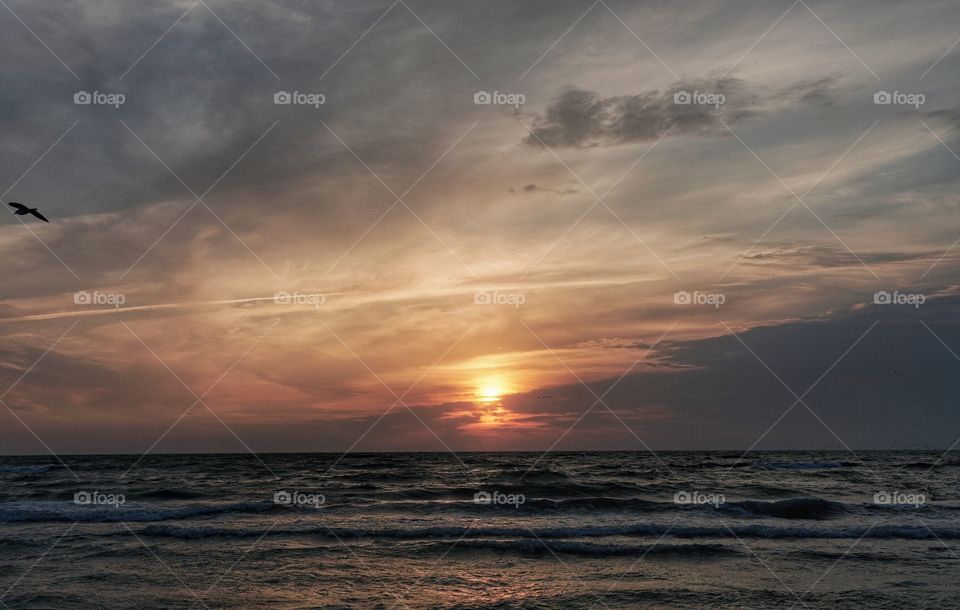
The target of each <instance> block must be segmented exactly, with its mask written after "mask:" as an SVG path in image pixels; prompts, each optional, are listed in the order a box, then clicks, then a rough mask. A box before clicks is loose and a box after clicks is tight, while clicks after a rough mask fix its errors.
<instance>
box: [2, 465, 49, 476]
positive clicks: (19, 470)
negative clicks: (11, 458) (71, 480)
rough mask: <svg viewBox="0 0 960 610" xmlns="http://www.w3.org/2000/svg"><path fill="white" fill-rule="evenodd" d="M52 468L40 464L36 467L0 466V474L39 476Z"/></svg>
mask: <svg viewBox="0 0 960 610" xmlns="http://www.w3.org/2000/svg"><path fill="white" fill-rule="evenodd" d="M51 468H53V464H40V465H36V466H0V472H11V473H15V474H40V473H43V472H46V471H48V470H50V469H51Z"/></svg>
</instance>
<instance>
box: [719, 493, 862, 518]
mask: <svg viewBox="0 0 960 610" xmlns="http://www.w3.org/2000/svg"><path fill="white" fill-rule="evenodd" d="M723 507H724V509H732V510H734V511H736V512H739V513H746V514H749V515H755V516H759V517H778V518H780V519H829V518H831V517H836V516H839V515H841V514H844V513H846V512H849V511H850V509H851V508H852V507H851V506H850V505H847V504H843V503H842V502H832V501H830V500H824V499H823V498H816V497H800V498H787V499H785V500H772V501H762V500H743V501H741V502H729V503H727V504H724V505H723Z"/></svg>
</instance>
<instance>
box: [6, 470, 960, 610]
mask: <svg viewBox="0 0 960 610" xmlns="http://www.w3.org/2000/svg"><path fill="white" fill-rule="evenodd" d="M958 477H960V456H957V455H956V454H954V453H947V454H944V453H943V452H929V451H915V452H880V451H872V452H870V451H865V452H857V453H856V454H853V453H851V452H846V451H842V452H823V451H820V452H766V451H765V452H757V451H754V452H750V453H749V454H746V455H744V454H743V453H742V452H737V451H729V452H657V453H656V454H654V453H650V452H552V453H548V454H546V455H543V454H540V453H458V454H452V453H365V454H359V453H358V454H348V455H340V454H269V455H266V454H261V455H259V456H257V455H252V454H238V455H148V456H146V457H142V458H140V457H138V456H72V457H71V456H60V457H59V458H54V457H50V456H46V457H37V456H34V457H26V456H18V457H3V458H0V608H11V609H12V608H138V609H139V608H375V609H379V608H446V609H464V610H465V609H479V608H528V609H541V608H542V609H547V608H550V609H555V608H559V609H564V608H594V609H604V608H607V609H614V608H617V609H620V608H683V609H691V608H798V609H799V608H897V609H899V608H955V607H960V487H958V482H960V481H958Z"/></svg>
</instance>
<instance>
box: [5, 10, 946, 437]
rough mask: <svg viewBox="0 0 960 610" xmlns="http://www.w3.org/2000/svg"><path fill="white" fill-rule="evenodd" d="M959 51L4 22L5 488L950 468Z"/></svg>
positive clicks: (408, 27) (395, 13) (777, 38)
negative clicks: (592, 457) (587, 461)
mask: <svg viewBox="0 0 960 610" xmlns="http://www.w3.org/2000/svg"><path fill="white" fill-rule="evenodd" d="M958 25H960V15H958V13H957V11H956V6H955V4H954V3H951V2H946V1H944V2H936V1H921V2H918V3H895V2H881V3H877V2H864V1H853V2H843V3H840V2H825V1H823V0H809V1H807V0H803V1H801V0H797V1H796V2H793V3H792V4H791V3H790V2H788V1H784V2H742V1H738V2H729V1H719V2H718V1H711V2H706V1H704V2H689V3H683V5H682V6H680V5H676V4H673V3H666V2H622V1H617V0H597V1H596V2H593V3H592V4H591V2H590V1H589V0H586V1H578V2H573V1H567V0H563V1H559V2H558V1H552V0H551V1H545V0H544V1H540V0H530V1H526V2H522V3H517V2H509V1H502V2H501V1H492V2H482V3H480V2H459V1H457V2H424V1H422V0H396V1H395V2H392V1H390V0H388V1H385V2H307V1H293V0H288V1H281V0H277V1H269V0H268V1H257V2H252V1H240V2H229V3H228V2H223V1H222V0H201V1H198V2H192V1H181V0H177V1H173V2H171V1H163V2H155V3H150V4H149V5H142V4H138V5H136V6H134V5H133V4H131V3H128V2H122V1H119V0H118V1H112V0H83V1H80V2H59V1H51V2H44V3H33V2H27V1H25V0H7V1H6V3H4V6H3V8H2V9H0V26H2V28H3V31H4V36H3V38H2V40H0V51H2V53H3V55H4V57H5V59H6V61H5V62H4V64H5V65H4V70H5V78H4V86H3V87H2V88H0V110H2V112H0V127H2V133H3V136H4V137H3V138H0V153H2V158H3V163H2V164H0V188H2V189H5V192H4V194H3V195H2V197H0V199H3V202H4V203H6V202H8V201H17V202H23V203H27V204H29V205H30V206H34V207H37V208H39V209H40V210H41V212H42V213H43V214H45V215H46V216H47V217H48V218H49V219H50V220H51V222H50V223H49V224H45V223H42V222H40V221H39V220H37V219H35V218H33V217H31V216H13V215H12V214H11V215H10V216H3V215H0V256H2V260H3V266H2V270H0V401H2V404H0V453H5V454H22V453H28V454H42V453H54V454H71V453H131V454H143V453H145V452H149V453H164V452H235V451H237V452H244V451H251V452H270V451H331V452H345V451H474V450H528V451H546V450H561V449H564V450H595V449H629V450H638V451H650V450H653V451H655V450H661V449H742V450H753V449H758V450H759V449H808V448H809V449H840V450H846V451H851V452H856V451H861V450H866V449H891V448H899V449H942V450H945V449H948V448H950V447H952V446H953V445H954V443H955V442H956V441H957V440H958V437H960V410H958V409H957V405H958V400H960V384H958V381H957V380H958V379H960V375H958V372H960V332H958V326H957V323H958V313H960V309H958V306H960V282H958V280H957V277H958V276H957V272H958V270H960V265H958V262H960V259H958V256H960V246H958V241H960V222H958V221H960V198H958V191H957V186H958V183H960V157H958V155H957V152H956V151H960V131H958V128H960V106H958V103H960V102H958V100H960V95H958V94H960V84H958V81H957V79H956V74H957V70H958V68H960V44H958V38H957V36H958V34H957V32H958ZM84 102H89V103H84ZM284 102H287V103H284ZM4 207H6V206H4Z"/></svg>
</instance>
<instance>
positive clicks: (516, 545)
mask: <svg viewBox="0 0 960 610" xmlns="http://www.w3.org/2000/svg"><path fill="white" fill-rule="evenodd" d="M464 549H480V550H490V551H498V552H519V553H536V554H540V553H562V554H566V555H586V556H591V557H617V556H629V555H639V556H647V555H651V556H661V557H664V556H675V557H690V558H693V557H718V556H736V555H739V554H740V551H739V550H738V549H736V548H732V547H730V546H727V545H723V544H709V543H708V544H697V543H690V544H598V543H594V542H579V541H571V540H552V541H550V542H549V543H548V542H545V541H543V540H529V539H526V540H461V541H460V542H458V543H457V544H456V546H454V547H453V550H452V551H451V552H454V553H455V552H457V551H458V550H464ZM437 550H440V551H443V552H448V551H450V544H449V543H447V542H444V543H442V544H441V545H439V547H438V548H437Z"/></svg>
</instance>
